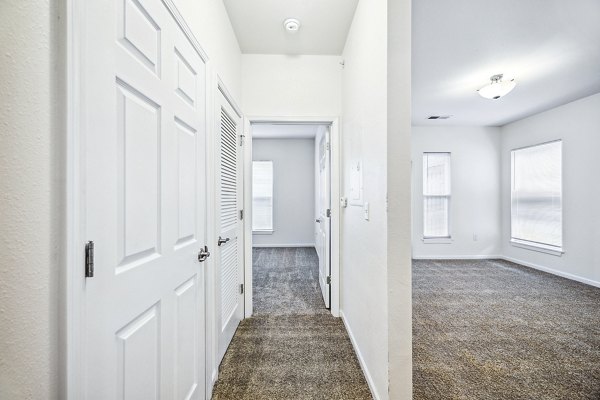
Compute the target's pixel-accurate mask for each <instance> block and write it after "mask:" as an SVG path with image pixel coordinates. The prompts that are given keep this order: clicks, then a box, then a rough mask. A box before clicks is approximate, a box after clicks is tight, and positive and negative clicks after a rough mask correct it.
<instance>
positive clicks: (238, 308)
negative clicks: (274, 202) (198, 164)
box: [217, 92, 244, 362]
mask: <svg viewBox="0 0 600 400" xmlns="http://www.w3.org/2000/svg"><path fill="white" fill-rule="evenodd" d="M219 100H220V101H219V108H218V110H217V112H218V118H219V119H218V120H219V132H220V134H219V140H218V141H217V142H218V155H219V156H218V161H219V162H218V173H219V183H218V201H217V204H218V205H219V209H218V229H217V232H218V235H219V238H220V242H219V243H221V244H220V246H219V247H218V266H217V275H218V280H217V285H218V288H219V293H218V296H217V297H218V299H217V303H218V305H219V307H218V309H217V313H218V314H217V321H218V323H217V326H218V328H219V332H218V333H219V354H218V357H219V358H218V360H219V362H220V361H221V360H222V359H223V356H224V355H225V351H226V350H227V347H228V346H229V343H231V339H232V338H233V335H234V333H235V330H236V329H237V327H238V325H239V323H240V321H241V320H242V318H243V316H244V297H243V294H242V290H241V284H242V283H243V282H244V270H243V258H242V255H243V236H242V235H243V233H242V223H241V220H240V209H241V207H242V196H241V194H242V179H241V177H242V174H241V165H242V163H241V154H242V152H241V146H240V129H241V127H240V126H241V118H240V116H239V115H238V114H237V113H236V112H235V111H234V109H233V108H232V107H231V105H230V104H229V102H228V101H227V99H226V98H225V97H224V96H223V94H222V93H221V92H219Z"/></svg>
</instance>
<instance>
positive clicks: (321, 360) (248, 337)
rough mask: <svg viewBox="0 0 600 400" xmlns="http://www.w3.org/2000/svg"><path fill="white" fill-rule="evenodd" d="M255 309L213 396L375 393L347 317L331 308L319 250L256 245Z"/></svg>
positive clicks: (306, 396)
mask: <svg viewBox="0 0 600 400" xmlns="http://www.w3.org/2000/svg"><path fill="white" fill-rule="evenodd" d="M252 258H253V260H252V262H253V268H254V276H253V284H254V315H253V317H252V318H249V319H246V320H244V321H242V323H241V324H240V326H239V327H238V329H237V332H236V334H235V336H234V338H233V341H232V342H231V345H230V347H229V349H228V350H227V353H226V354H225V357H224V358H223V362H222V363H221V366H220V368H219V380H218V381H217V383H216V384H215V388H214V392H213V399H370V398H371V394H370V391H369V387H368V386H367V383H366V381H365V378H364V376H363V373H362V371H361V369H360V366H359V364H358V360H357V358H356V355H355V353H354V350H353V348H352V344H351V342H350V339H349V337H348V334H347V332H346V329H345V328H344V325H343V323H342V321H341V319H338V318H334V317H332V316H331V314H330V313H329V311H328V310H327V309H325V308H324V306H323V301H322V298H321V294H320V289H319V283H318V260H317V254H316V252H315V250H314V249H313V248H255V249H254V250H253V257H252Z"/></svg>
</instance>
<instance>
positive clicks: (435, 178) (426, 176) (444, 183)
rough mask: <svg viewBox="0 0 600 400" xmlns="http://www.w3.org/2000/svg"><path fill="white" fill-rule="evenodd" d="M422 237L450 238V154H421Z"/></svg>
mask: <svg viewBox="0 0 600 400" xmlns="http://www.w3.org/2000/svg"><path fill="white" fill-rule="evenodd" d="M423 237H424V238H425V239H428V238H450V153H423Z"/></svg>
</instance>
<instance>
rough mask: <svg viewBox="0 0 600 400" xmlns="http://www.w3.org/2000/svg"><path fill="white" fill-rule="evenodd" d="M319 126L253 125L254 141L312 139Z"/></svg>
mask: <svg viewBox="0 0 600 400" xmlns="http://www.w3.org/2000/svg"><path fill="white" fill-rule="evenodd" d="M320 126H321V125H317V124H299V125H288V124H253V125H252V137H253V138H254V139H314V138H315V137H316V136H317V132H318V131H319V128H320Z"/></svg>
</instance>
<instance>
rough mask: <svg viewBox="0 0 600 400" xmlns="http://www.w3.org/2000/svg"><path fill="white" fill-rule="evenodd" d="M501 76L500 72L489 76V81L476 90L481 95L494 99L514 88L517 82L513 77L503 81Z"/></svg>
mask: <svg viewBox="0 0 600 400" xmlns="http://www.w3.org/2000/svg"><path fill="white" fill-rule="evenodd" d="M502 76H503V75H502V74H498V75H494V76H492V77H490V81H491V82H490V83H489V84H487V85H486V86H484V87H482V88H481V89H479V90H478V91H477V92H478V93H479V94H480V95H481V97H485V98H486V99H492V100H496V99H499V98H500V97H502V96H504V95H506V94H508V92H510V91H511V90H513V89H514V88H515V86H516V85H517V82H515V80H514V79H511V80H510V81H503V80H502Z"/></svg>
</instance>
